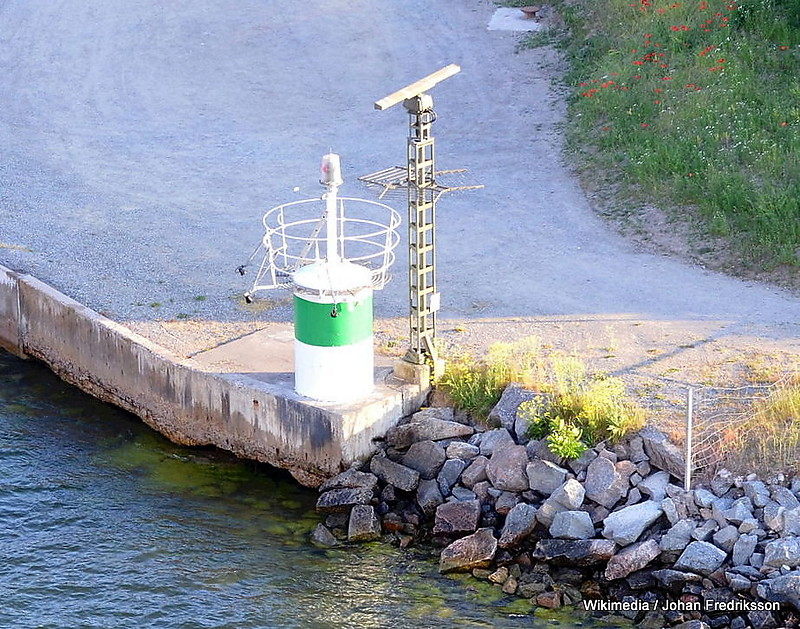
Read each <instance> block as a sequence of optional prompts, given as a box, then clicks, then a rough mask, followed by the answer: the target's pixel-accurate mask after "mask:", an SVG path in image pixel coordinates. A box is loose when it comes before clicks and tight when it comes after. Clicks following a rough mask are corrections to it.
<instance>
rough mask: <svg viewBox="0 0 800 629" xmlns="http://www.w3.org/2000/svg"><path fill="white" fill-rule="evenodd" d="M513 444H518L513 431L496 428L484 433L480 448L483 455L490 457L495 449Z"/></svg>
mask: <svg viewBox="0 0 800 629" xmlns="http://www.w3.org/2000/svg"><path fill="white" fill-rule="evenodd" d="M513 445H516V443H515V441H514V438H513V437H512V436H511V433H510V432H508V431H507V430H506V429H505V428H496V429H495V430H487V431H486V432H485V433H483V437H482V438H481V445H480V449H481V454H482V455H483V456H486V457H490V456H492V455H493V454H494V452H495V450H500V449H501V448H505V447H507V446H513Z"/></svg>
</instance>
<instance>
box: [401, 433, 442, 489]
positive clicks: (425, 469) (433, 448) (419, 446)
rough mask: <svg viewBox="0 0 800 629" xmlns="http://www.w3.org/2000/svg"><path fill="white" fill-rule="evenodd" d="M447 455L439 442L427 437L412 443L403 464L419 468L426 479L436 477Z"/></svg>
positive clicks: (413, 468)
mask: <svg viewBox="0 0 800 629" xmlns="http://www.w3.org/2000/svg"><path fill="white" fill-rule="evenodd" d="M446 458H447V457H446V455H445V453H444V448H443V447H442V446H440V445H439V444H438V443H436V442H434V441H431V440H430V439H426V440H425V441H417V442H416V443H412V444H411V447H409V449H408V452H406V453H405V456H403V465H405V466H406V467H410V468H411V469H412V470H417V471H418V472H419V475H420V477H422V478H425V479H428V480H429V479H431V478H434V477H435V476H436V475H437V474H438V473H439V470H440V469H442V465H444V462H445V459H446Z"/></svg>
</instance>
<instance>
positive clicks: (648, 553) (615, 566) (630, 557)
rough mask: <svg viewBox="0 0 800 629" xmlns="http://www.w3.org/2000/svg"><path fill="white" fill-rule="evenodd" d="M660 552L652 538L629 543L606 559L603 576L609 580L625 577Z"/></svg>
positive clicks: (642, 566)
mask: <svg viewBox="0 0 800 629" xmlns="http://www.w3.org/2000/svg"><path fill="white" fill-rule="evenodd" d="M660 553H661V551H660V549H659V547H658V543H656V541H655V540H652V539H651V540H647V541H646V542H639V543H638V544H631V545H630V546H628V547H627V548H623V549H622V550H621V551H619V552H618V553H617V554H616V555H614V556H613V557H612V558H611V559H609V560H608V564H607V565H606V571H605V574H604V576H605V578H606V579H608V580H609V581H613V580H615V579H622V578H624V577H627V576H628V575H629V574H630V573H631V572H635V571H636V570H641V569H642V568H644V567H645V566H647V565H648V564H649V563H650V562H651V561H653V559H655V558H656V557H658V556H659V554H660Z"/></svg>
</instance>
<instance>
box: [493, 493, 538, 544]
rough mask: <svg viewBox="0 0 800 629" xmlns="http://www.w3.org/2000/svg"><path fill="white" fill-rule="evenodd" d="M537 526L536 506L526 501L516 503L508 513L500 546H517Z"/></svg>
mask: <svg viewBox="0 0 800 629" xmlns="http://www.w3.org/2000/svg"><path fill="white" fill-rule="evenodd" d="M534 528H536V507H534V506H533V505H530V504H528V503H526V502H521V503H519V504H518V505H516V506H515V507H514V508H512V509H511V511H509V512H508V515H506V522H505V525H504V526H503V531H502V533H501V534H500V542H499V545H500V548H509V547H511V546H515V545H516V544H518V543H519V542H521V541H522V540H524V539H525V538H526V537H528V536H529V535H530V534H531V532H532V531H533V529H534Z"/></svg>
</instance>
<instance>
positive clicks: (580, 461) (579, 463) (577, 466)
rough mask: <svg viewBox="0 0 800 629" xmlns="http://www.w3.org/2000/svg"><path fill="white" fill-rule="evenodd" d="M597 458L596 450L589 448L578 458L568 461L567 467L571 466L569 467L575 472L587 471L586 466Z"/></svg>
mask: <svg viewBox="0 0 800 629" xmlns="http://www.w3.org/2000/svg"><path fill="white" fill-rule="evenodd" d="M596 458H597V452H595V451H594V450H593V449H592V448H589V449H587V450H586V451H585V452H584V453H583V454H581V455H580V456H579V457H578V458H577V459H573V460H572V461H569V462H567V467H569V469H571V470H572V471H573V472H574V473H575V474H580V473H581V472H585V471H586V468H588V467H589V465H590V464H591V462H592V461H594V460H595V459H596Z"/></svg>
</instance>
